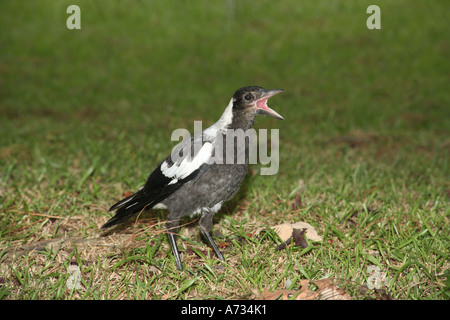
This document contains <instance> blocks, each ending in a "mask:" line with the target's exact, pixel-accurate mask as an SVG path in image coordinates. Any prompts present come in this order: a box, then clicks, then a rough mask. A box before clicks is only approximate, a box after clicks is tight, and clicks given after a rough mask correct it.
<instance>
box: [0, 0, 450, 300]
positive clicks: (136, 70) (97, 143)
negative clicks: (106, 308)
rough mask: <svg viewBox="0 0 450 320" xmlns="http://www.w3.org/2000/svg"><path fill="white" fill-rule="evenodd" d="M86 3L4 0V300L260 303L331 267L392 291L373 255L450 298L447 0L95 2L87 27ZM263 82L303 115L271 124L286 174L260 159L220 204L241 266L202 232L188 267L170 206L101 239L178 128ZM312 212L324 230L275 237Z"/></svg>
mask: <svg viewBox="0 0 450 320" xmlns="http://www.w3.org/2000/svg"><path fill="white" fill-rule="evenodd" d="M70 4H74V2H73V1H72V2H71V1H42V0H40V1H27V3H26V4H21V3H19V2H17V1H3V2H2V3H1V4H0V29H1V30H2V32H1V33H0V114H1V115H0V136H1V140H0V168H1V171H0V197H1V202H0V239H1V242H0V299H254V298H257V297H258V296H259V294H260V293H261V292H262V291H263V290H264V289H267V290H269V291H274V290H279V289H285V287H286V281H287V280H289V281H288V283H291V285H290V288H298V287H299V286H300V280H302V279H310V280H318V279H322V278H333V279H335V280H336V282H337V283H338V284H339V285H340V286H341V287H342V288H343V289H345V290H346V291H347V292H348V293H349V294H350V295H351V296H352V297H353V298H355V299H376V298H379V295H380V293H379V292H378V293H377V292H375V291H370V290H369V291H366V292H365V293H362V291H361V286H364V285H365V284H367V282H368V281H369V280H370V279H369V278H370V276H371V274H370V273H368V271H367V270H368V268H372V267H374V266H375V267H378V268H379V269H378V270H379V271H380V273H381V274H382V275H384V276H385V279H387V281H386V282H385V283H383V286H382V288H381V290H384V291H385V292H387V293H388V294H389V295H390V296H391V297H393V298H396V299H449V295H450V292H449V286H450V285H449V261H448V251H449V242H450V241H449V231H450V230H449V213H450V212H449V197H450V183H449V181H450V179H449V178H450V170H449V163H450V161H449V155H450V140H449V136H450V129H449V128H450V109H449V106H450V93H449V90H448V83H449V74H450V65H449V64H450V62H449V59H448V57H449V56H450V52H449V51H450V49H449V48H450V46H449V45H450V43H449V40H448V39H449V38H450V37H449V32H448V26H447V25H448V19H447V15H446V13H447V12H448V9H449V5H448V4H447V2H445V1H434V2H433V3H430V2H427V1H401V0H399V1H381V0H380V1H377V5H379V6H380V8H381V19H382V20H381V24H382V29H381V30H373V31H371V30H368V29H367V28H366V19H367V17H368V15H367V14H366V8H367V7H368V6H369V5H370V4H373V3H372V2H370V1H344V0H342V1H332V2H330V1H314V2H308V3H300V2H298V1H283V2H274V1H213V2H208V3H206V2H178V1H164V2H162V1H134V2H131V3H128V2H127V3H126V4H125V2H123V1H108V2H105V1H84V0H79V1H76V4H77V5H79V6H80V8H81V17H82V22H81V26H82V29H81V30H74V31H71V30H68V29H67V28H66V19H67V17H68V14H67V13H66V8H67V6H68V5H70ZM253 84H256V85H261V86H263V87H266V88H283V89H285V93H283V94H282V95H279V96H277V97H275V98H273V99H272V100H271V106H272V107H273V108H274V109H275V110H277V111H278V112H279V113H280V114H281V115H283V116H284V118H285V119H286V120H285V121H284V122H279V121H277V120H275V119H269V118H260V119H258V121H257V124H256V128H257V129H258V128H269V129H275V128H279V129H280V170H279V172H278V174H277V175H275V176H260V175H258V174H255V173H257V172H258V165H256V166H254V167H253V168H252V172H253V174H250V175H249V176H248V177H247V179H246V180H245V183H244V185H243V187H242V190H241V192H240V193H239V196H238V197H237V199H236V200H234V201H233V202H232V203H231V204H229V205H227V206H226V207H225V208H224V209H223V210H222V211H221V212H220V214H218V215H217V216H216V219H215V222H216V224H215V229H214V230H215V231H217V233H218V234H216V236H215V237H216V239H217V240H218V242H220V243H222V245H223V246H224V248H223V252H224V254H225V256H226V259H227V263H225V264H220V263H218V261H217V260H216V259H215V258H214V257H211V256H210V251H208V250H209V249H208V246H207V245H205V244H203V243H202V242H199V241H198V239H197V238H196V234H194V235H192V232H191V233H188V232H187V231H189V230H191V229H192V228H190V227H189V228H188V227H186V228H183V230H182V232H181V235H180V237H181V238H182V239H180V241H179V245H180V249H181V250H182V252H183V262H184V263H185V265H186V271H184V272H178V271H176V269H175V266H174V260H173V257H172V255H171V252H170V248H169V245H168V242H167V239H166V237H165V236H164V235H163V234H162V233H163V226H164V224H163V222H164V219H165V217H166V213H164V212H163V211H161V212H160V211H156V212H150V213H148V214H144V215H143V216H142V217H141V219H140V220H139V222H140V223H138V224H136V225H133V224H131V223H130V224H129V225H128V227H127V228H124V229H122V230H121V231H120V232H117V233H113V234H110V235H107V236H100V235H99V231H98V227H99V226H100V225H101V224H102V223H104V222H106V220H107V219H108V218H109V217H110V216H111V215H110V213H108V212H107V209H108V208H109V206H110V205H112V204H113V203H114V202H115V201H117V200H119V199H120V198H121V197H122V196H123V194H124V193H125V192H130V191H134V190H135V189H136V188H137V187H139V186H140V185H141V184H142V183H143V182H144V181H145V178H146V177H147V175H148V174H149V173H150V170H152V169H153V167H154V166H155V165H156V164H157V163H158V162H159V161H160V160H161V159H162V158H163V157H165V156H166V155H167V154H168V153H169V152H170V150H171V148H172V146H173V145H174V144H173V142H171V141H170V135H171V133H172V131H173V130H174V129H176V128H187V129H189V130H191V131H192V130H193V121H194V120H203V121H204V123H203V127H206V126H207V125H209V124H212V123H213V122H215V121H216V120H217V119H218V117H219V116H220V114H221V113H222V111H223V109H224V108H225V106H226V104H227V103H228V101H229V99H230V96H231V94H232V93H233V92H234V90H236V89H238V88H239V87H241V86H245V85H253ZM294 203H297V207H293V205H294ZM297 221H305V222H308V223H310V224H311V225H313V226H314V227H315V228H316V230H317V231H318V233H319V234H320V235H321V236H322V237H323V241H322V242H320V243H309V245H308V247H307V248H297V247H293V246H288V247H287V248H286V249H284V250H281V251H275V248H276V246H277V245H278V244H279V243H280V240H279V239H278V238H277V237H276V236H275V235H274V234H273V233H272V232H269V231H268V230H269V229H268V228H270V227H271V226H274V225H276V224H279V223H283V222H292V223H293V222H297ZM189 222H190V221H189V220H186V223H189ZM158 223H159V224H158ZM193 225H194V227H193V229H192V230H196V229H195V223H194V224H193ZM259 230H262V231H261V232H257V231H259ZM71 264H72V265H77V266H78V267H79V268H80V270H81V272H82V288H81V289H79V290H77V289H74V290H70V289H68V288H67V286H66V281H67V280H68V279H69V276H70V274H69V273H68V267H69V266H70V265H71Z"/></svg>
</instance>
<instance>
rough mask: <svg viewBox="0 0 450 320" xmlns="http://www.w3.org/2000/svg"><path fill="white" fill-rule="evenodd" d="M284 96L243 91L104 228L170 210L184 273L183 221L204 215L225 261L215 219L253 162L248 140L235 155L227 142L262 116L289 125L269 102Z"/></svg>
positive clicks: (204, 228)
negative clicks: (180, 237)
mask: <svg viewBox="0 0 450 320" xmlns="http://www.w3.org/2000/svg"><path fill="white" fill-rule="evenodd" d="M282 91H283V90H279V89H273V90H266V89H263V88H261V87H258V86H250V87H244V88H241V89H239V90H237V91H236V92H235V93H234V95H233V97H232V98H231V100H230V102H229V104H228V106H227V107H226V109H225V112H224V113H223V114H222V116H221V117H220V119H219V120H218V121H217V122H216V123H215V124H213V125H212V126H211V127H209V128H207V129H205V130H203V131H202V132H201V133H200V134H197V135H194V136H193V137H192V138H191V139H184V140H183V141H181V142H180V143H179V144H178V145H177V146H175V147H174V149H173V150H172V153H171V155H170V156H168V157H167V158H166V159H165V160H163V161H162V162H161V163H160V164H159V165H158V166H157V167H156V168H155V169H154V170H153V172H152V173H151V174H150V176H149V177H148V178H147V181H146V182H145V185H144V186H143V187H141V188H140V189H139V190H138V191H137V192H136V193H135V194H133V195H131V196H129V197H126V198H125V199H123V200H121V201H119V202H117V203H116V204H115V205H113V206H112V207H111V208H110V209H109V211H114V210H115V211H116V214H115V215H114V217H112V218H111V219H110V220H109V221H108V222H106V223H105V224H104V225H103V226H102V228H103V229H105V228H109V227H112V226H114V225H116V224H119V223H122V222H124V221H125V220H127V219H128V218H130V217H132V216H134V215H136V214H137V213H139V212H141V211H142V210H144V209H150V208H153V207H157V208H166V209H168V210H169V212H170V213H169V216H168V218H167V224H166V226H167V228H168V231H169V232H168V238H169V243H170V246H171V248H172V252H173V254H174V256H175V263H176V267H177V269H179V270H182V269H183V266H182V264H181V260H180V255H179V252H178V248H177V243H176V240H175V236H174V233H175V232H176V231H177V230H178V225H179V221H180V219H181V218H182V217H184V216H191V217H192V216H194V215H197V214H199V215H200V221H199V226H200V231H201V233H202V235H203V236H204V237H205V238H206V240H208V242H209V244H210V245H211V247H212V248H213V250H214V252H215V254H216V255H217V257H218V258H219V259H220V260H221V261H224V260H225V259H224V257H223V255H222V253H221V252H220V250H219V248H218V247H217V245H216V244H215V242H214V240H213V239H212V237H211V235H210V232H211V230H212V220H213V216H214V214H215V213H216V212H217V211H218V210H219V209H220V207H221V206H222V204H223V203H224V202H225V201H227V200H229V199H231V198H232V197H233V196H234V195H235V194H236V193H237V191H238V189H239V186H240V184H241V182H242V180H243V179H244V177H245V175H246V174H247V169H248V162H249V161H248V155H249V144H248V140H245V142H244V145H242V144H241V145H240V146H239V145H237V146H233V149H232V150H228V149H230V148H229V147H227V146H229V145H232V144H227V143H226V142H225V141H226V138H227V133H229V132H230V129H231V130H233V129H242V130H244V131H246V130H248V129H250V128H251V127H252V126H253V123H254V122H255V117H256V116H257V115H267V116H271V117H274V118H277V119H282V120H283V117H282V116H280V115H279V114H278V113H277V112H275V111H274V110H272V109H271V108H269V107H268V106H267V100H268V99H269V98H270V97H272V96H273V95H275V94H278V93H280V92H282ZM233 139H234V137H233ZM239 148H241V149H243V150H244V151H245V161H243V162H239V161H231V163H230V161H225V158H226V153H227V152H234V153H235V155H234V156H233V158H232V159H234V160H236V156H237V153H238V149H239ZM188 151H189V152H188ZM221 158H222V159H221ZM212 160H214V161H212ZM217 160H223V161H217Z"/></svg>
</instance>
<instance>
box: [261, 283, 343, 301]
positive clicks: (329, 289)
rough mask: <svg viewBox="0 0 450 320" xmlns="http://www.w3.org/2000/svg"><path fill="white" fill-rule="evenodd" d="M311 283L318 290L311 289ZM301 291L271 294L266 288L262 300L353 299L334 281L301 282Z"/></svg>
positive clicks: (281, 291) (284, 291)
mask: <svg viewBox="0 0 450 320" xmlns="http://www.w3.org/2000/svg"><path fill="white" fill-rule="evenodd" d="M310 282H312V283H314V284H315V285H316V286H317V288H318V289H317V290H315V291H311V290H310V289H309V284H310ZM300 284H301V289H300V290H298V291H296V290H275V291H273V292H269V291H268V290H267V289H266V288H264V290H263V292H262V294H261V299H263V300H277V299H281V300H289V299H292V298H293V297H295V300H350V299H351V297H350V296H349V295H348V294H347V293H346V292H345V291H344V290H342V289H340V288H338V287H336V286H335V285H334V283H333V280H332V279H322V280H316V281H309V280H306V279H305V280H301V281H300Z"/></svg>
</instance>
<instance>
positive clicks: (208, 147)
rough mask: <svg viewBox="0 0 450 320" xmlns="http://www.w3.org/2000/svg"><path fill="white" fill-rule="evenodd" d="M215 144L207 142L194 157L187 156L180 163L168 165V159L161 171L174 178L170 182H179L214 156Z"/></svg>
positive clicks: (162, 165)
mask: <svg viewBox="0 0 450 320" xmlns="http://www.w3.org/2000/svg"><path fill="white" fill-rule="evenodd" d="M213 149H214V146H213V144H212V143H211V142H205V144H203V146H202V148H201V149H200V151H199V152H198V153H197V155H196V156H195V157H194V158H192V159H191V158H190V157H189V156H186V157H185V158H184V159H183V161H181V163H180V164H179V165H177V164H173V165H172V166H171V167H168V165H167V161H164V162H163V163H162V164H161V172H162V173H163V174H164V175H165V176H166V177H168V178H172V179H173V180H172V181H170V182H169V184H174V183H177V182H178V180H179V179H184V178H186V177H188V176H189V175H190V174H191V173H192V172H194V171H195V170H198V169H199V168H200V167H201V166H202V165H203V164H205V163H207V162H208V160H209V159H210V158H211V156H212V152H213Z"/></svg>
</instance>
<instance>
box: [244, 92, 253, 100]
mask: <svg viewBox="0 0 450 320" xmlns="http://www.w3.org/2000/svg"><path fill="white" fill-rule="evenodd" d="M244 99H245V101H250V100H252V99H253V95H252V94H251V93H247V94H246V95H245V96H244Z"/></svg>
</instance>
